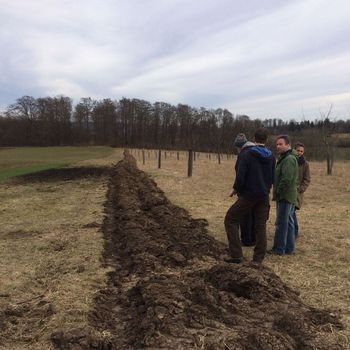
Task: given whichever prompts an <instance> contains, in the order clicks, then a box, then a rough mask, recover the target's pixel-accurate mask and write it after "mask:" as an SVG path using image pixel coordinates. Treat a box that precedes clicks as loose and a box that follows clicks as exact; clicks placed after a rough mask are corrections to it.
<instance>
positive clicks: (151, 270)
mask: <svg viewBox="0 0 350 350" xmlns="http://www.w3.org/2000/svg"><path fill="white" fill-rule="evenodd" d="M103 232H104V235H105V242H106V243H105V256H104V259H105V264H106V266H108V267H110V268H111V269H112V272H110V273H109V281H108V286H107V287H106V288H105V289H103V290H101V291H100V292H99V293H98V295H97V296H96V299H95V309H94V310H93V312H92V313H91V317H90V320H91V329H89V330H86V329H85V330H81V329H80V330H73V331H70V332H64V331H60V332H56V333H55V334H54V335H53V337H52V341H53V343H54V344H55V345H56V347H57V348H59V349H141V348H146V349H208V350H209V349H211V350H219V349H220V350H221V349H222V350H243V349H244V350H250V349H251V350H257V349H261V350H263V349H264V350H266V349H274V350H276V349H324V350H326V349H327V350H329V349H342V346H341V345H339V344H335V343H332V342H331V340H329V339H330V338H329V337H327V331H330V330H332V329H334V328H341V327H342V324H341V322H340V320H339V316H338V315H336V314H333V313H331V312H329V311H326V310H319V309H315V308H312V307H309V306H307V305H305V304H304V303H303V302H302V301H301V299H300V298H299V296H298V293H297V292H296V291H294V290H292V289H290V288H289V287H287V286H286V285H285V284H284V283H283V282H282V281H281V279H280V278H279V277H277V276H276V275H275V274H274V273H273V272H272V271H271V270H270V269H268V268H266V267H264V266H263V265H257V264H254V263H251V262H246V263H243V264H240V265H235V264H228V263H224V262H223V261H222V256H223V255H224V254H225V253H226V247H225V245H224V244H222V243H220V242H218V241H216V240H215V239H213V238H212V237H210V236H209V235H208V234H207V230H206V222H205V220H194V219H193V218H191V217H190V215H189V214H188V213H187V212H186V211H185V210H184V209H182V208H179V207H177V206H174V205H173V204H172V203H170V202H169V200H168V199H167V198H166V197H165V195H164V193H163V192H162V191H161V190H160V189H159V188H158V187H157V185H156V183H155V182H154V181H153V180H152V179H150V178H149V177H148V176H147V175H146V174H145V173H144V172H142V171H140V170H138V169H137V167H136V162H135V160H134V159H133V158H132V157H131V156H129V155H126V157H125V159H124V160H122V161H121V162H119V163H118V164H117V165H116V167H115V168H114V169H113V172H112V176H111V180H110V184H109V191H108V199H107V203H106V219H105V222H104V227H103ZM71 333H73V335H70V334H71ZM93 334H95V336H93Z"/></svg>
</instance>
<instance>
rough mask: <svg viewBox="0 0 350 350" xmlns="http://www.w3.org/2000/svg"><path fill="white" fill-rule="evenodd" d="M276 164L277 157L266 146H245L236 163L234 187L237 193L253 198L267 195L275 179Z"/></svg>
mask: <svg viewBox="0 0 350 350" xmlns="http://www.w3.org/2000/svg"><path fill="white" fill-rule="evenodd" d="M275 164H276V160H275V157H274V156H273V155H272V152H271V151H270V150H269V149H267V148H266V147H264V146H250V147H245V148H243V149H242V151H241V153H240V154H239V155H238V158H237V162H236V165H235V169H236V179H235V183H234V185H233V188H234V189H235V190H236V192H237V195H238V196H241V197H243V198H246V199H251V200H254V199H260V198H265V197H267V196H268V195H269V193H270V189H271V187H272V185H273V183H274V179H275Z"/></svg>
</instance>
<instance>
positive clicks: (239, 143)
mask: <svg viewBox="0 0 350 350" xmlns="http://www.w3.org/2000/svg"><path fill="white" fill-rule="evenodd" d="M247 141H248V140H247V138H246V136H245V135H244V134H243V133H240V134H238V135H237V136H236V138H235V141H234V143H233V144H234V146H235V147H237V149H238V150H241V148H242V147H243V145H244V144H245V143H246V142H247Z"/></svg>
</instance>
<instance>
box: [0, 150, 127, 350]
mask: <svg viewBox="0 0 350 350" xmlns="http://www.w3.org/2000/svg"><path fill="white" fill-rule="evenodd" d="M120 157H121V151H120V150H116V151H115V152H114V155H113V157H108V158H106V159H104V160H101V159H99V160H93V161H84V162H81V163H80V164H79V165H91V164H95V165H96V164H97V165H106V164H110V163H111V162H116V161H117V160H119V159H120ZM106 190H107V179H106V178H104V179H101V178H82V179H77V180H74V181H54V182H52V181H51V182H35V183H18V182H17V181H16V180H12V181H7V182H4V183H1V184H0V203H1V207H0V217H1V223H2V224H1V226H0V251H1V259H0V286H1V290H0V293H1V295H0V310H12V311H11V312H13V310H15V311H16V310H19V309H20V308H22V309H24V310H25V312H24V313H23V314H20V315H19V316H18V317H17V318H14V324H10V325H9V324H7V330H6V331H4V332H0V348H1V349H8V350H15V349H38V350H39V349H50V348H51V342H50V335H51V333H52V332H53V331H56V330H58V329H71V328H75V327H85V326H86V325H87V324H88V318H87V316H88V312H89V311H90V310H91V307H92V303H93V297H94V293H95V292H97V291H98V290H99V289H101V286H103V285H104V283H105V280H106V270H104V269H103V268H101V253H102V251H103V244H104V242H103V239H102V234H101V231H100V226H101V224H102V221H103V217H104V212H103V210H104V207H103V204H104V202H105V200H106V197H105V195H106ZM42 305H46V309H44V308H43V307H42ZM23 307H24V308H23ZM38 310H41V313H38ZM0 316H1V312H0ZM7 319H8V318H7ZM1 321H2V320H1V317H0V326H1Z"/></svg>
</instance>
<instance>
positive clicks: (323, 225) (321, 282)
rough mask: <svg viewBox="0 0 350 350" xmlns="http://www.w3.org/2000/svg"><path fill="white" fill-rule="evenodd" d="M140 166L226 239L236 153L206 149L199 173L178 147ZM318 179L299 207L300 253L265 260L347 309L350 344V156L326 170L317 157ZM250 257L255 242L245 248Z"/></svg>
mask: <svg viewBox="0 0 350 350" xmlns="http://www.w3.org/2000/svg"><path fill="white" fill-rule="evenodd" d="M134 155H135V156H136V157H137V159H138V166H139V167H140V169H142V170H145V171H147V172H149V173H150V174H151V175H152V177H153V178H154V179H155V181H156V182H157V183H158V185H159V186H160V187H161V188H162V189H163V190H164V191H165V193H166V195H167V196H168V198H169V199H170V200H172V201H173V202H174V203H175V204H177V205H179V206H182V207H184V208H186V209H188V210H189V212H190V213H191V214H192V215H193V216H194V217H195V218H206V219H207V220H208V222H209V230H210V233H211V234H212V235H213V236H214V237H216V238H217V239H219V240H221V241H224V242H226V241H227V239H226V233H225V231H224V226H223V218H224V216H225V213H226V211H227V209H228V208H229V206H230V205H231V204H232V202H233V199H231V198H230V197H229V196H228V195H229V193H230V190H231V188H232V184H233V180H234V162H235V159H234V160H233V159H229V160H227V158H226V156H225V157H223V158H222V161H221V164H220V165H219V164H218V161H217V159H216V157H215V156H213V155H212V156H211V160H209V159H208V158H207V156H206V154H200V157H199V159H198V157H197V160H196V161H195V162H194V169H193V177H192V178H187V159H186V154H185V153H181V159H180V160H179V161H177V160H176V154H175V153H173V154H172V156H171V157H170V156H169V155H168V157H167V159H163V161H162V168H161V169H157V163H156V160H155V157H154V155H152V157H151V158H149V159H148V157H146V164H145V165H144V166H143V165H142V158H141V157H140V155H139V153H138V152H135V151H134ZM310 166H311V176H312V183H311V185H310V187H309V189H308V191H307V192H306V194H305V205H304V207H303V208H302V210H301V211H300V212H298V218H299V225H300V236H299V239H298V242H297V254H296V255H295V256H288V257H287V256H286V257H278V256H268V257H267V258H266V260H265V261H264V263H265V264H266V265H267V266H269V267H271V268H272V269H273V270H274V271H275V272H276V273H277V274H278V275H279V276H280V277H281V278H282V279H283V280H284V281H285V282H286V283H288V284H289V285H290V286H292V287H293V288H296V289H298V290H299V291H300V293H301V297H302V298H303V300H304V301H305V302H306V303H308V304H310V305H313V306H315V307H322V308H331V309H334V310H341V313H342V317H343V321H344V324H345V325H346V326H347V329H345V330H344V331H342V332H340V333H337V334H336V335H335V336H336V337H338V338H339V339H338V341H339V342H340V343H341V344H344V345H345V346H348V347H350V345H349V344H350V330H349V328H350V310H349V300H350V255H349V244H350V236H349V234H348V233H349V226H350V215H349V213H350V209H349V203H350V183H349V173H350V162H342V163H340V162H339V163H335V165H334V174H333V175H332V176H327V175H326V165H325V163H319V162H312V163H311V165H310ZM274 221H275V203H274V202H273V203H272V205H271V212H270V219H269V222H268V240H269V243H268V246H269V247H271V246H272V240H273V236H274ZM244 253H245V255H246V256H247V257H251V256H252V250H251V249H250V248H244Z"/></svg>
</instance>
